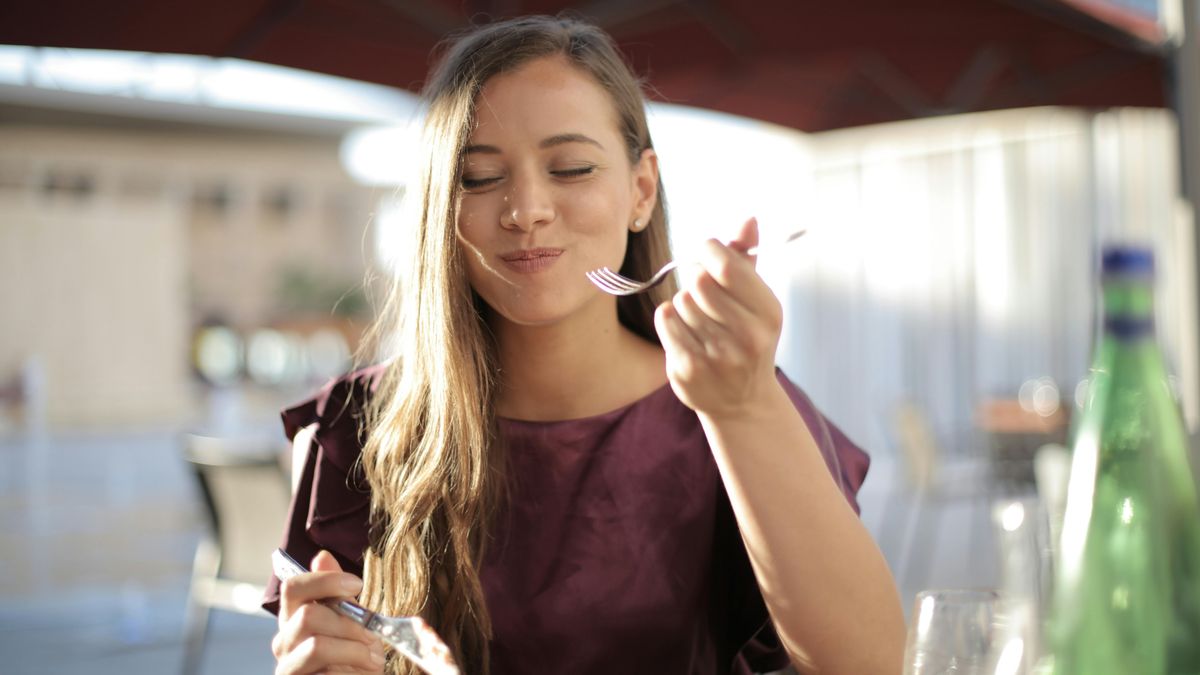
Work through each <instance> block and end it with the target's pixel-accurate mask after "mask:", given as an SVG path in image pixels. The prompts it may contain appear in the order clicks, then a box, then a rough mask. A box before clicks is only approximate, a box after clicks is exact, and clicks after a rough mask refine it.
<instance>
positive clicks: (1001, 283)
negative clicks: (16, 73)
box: [766, 108, 1196, 453]
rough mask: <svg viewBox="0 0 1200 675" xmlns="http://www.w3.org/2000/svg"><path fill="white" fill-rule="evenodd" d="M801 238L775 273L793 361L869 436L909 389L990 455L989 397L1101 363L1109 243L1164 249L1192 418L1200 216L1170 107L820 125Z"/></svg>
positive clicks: (878, 447) (956, 440) (803, 201)
mask: <svg viewBox="0 0 1200 675" xmlns="http://www.w3.org/2000/svg"><path fill="white" fill-rule="evenodd" d="M806 147H807V151H808V153H809V156H808V158H807V162H808V163H809V164H810V166H809V167H808V172H809V173H808V175H807V176H806V180H805V183H806V186H805V187H804V188H803V189H802V190H800V191H798V194H799V195H800V196H799V197H798V198H797V200H796V202H795V203H794V209H795V212H796V213H799V214H803V220H804V221H805V222H808V223H811V228H810V234H809V235H808V236H807V237H805V239H804V240H802V243H801V245H798V246H793V247H790V248H788V249H786V253H782V252H781V253H778V254H776V258H775V260H774V261H773V262H772V263H771V265H770V266H769V268H768V269H767V270H766V273H767V274H768V280H769V281H770V282H771V283H772V284H773V286H774V287H775V288H776V291H777V292H778V293H779V294H780V295H781V296H782V298H783V300H784V303H785V307H786V326H785V331H784V338H783V340H782V344H781V345H780V353H779V362H780V364H781V365H782V366H783V368H784V369H785V371H787V372H788V373H789V374H790V375H791V376H792V377H793V378H794V379H796V380H797V381H798V382H800V383H801V386H803V387H804V388H805V389H806V390H807V391H808V392H809V393H810V395H812V396H813V398H814V400H816V401H817V402H818V404H819V405H820V406H821V407H822V408H823V409H824V410H825V411H826V412H827V413H828V414H829V415H830V416H831V417H832V418H833V419H834V420H835V421H837V422H838V423H839V424H841V425H842V426H843V427H844V428H845V429H846V431H847V432H848V433H849V434H850V435H851V437H852V438H854V439H855V440H856V441H858V442H859V443H861V444H862V445H864V446H865V447H867V448H868V449H870V450H871V451H872V452H874V453H879V452H881V451H882V452H885V453H886V452H888V451H890V450H891V449H892V446H893V440H892V438H891V430H890V427H889V419H890V417H891V412H892V410H893V409H894V406H895V405H896V404H897V403H898V402H899V401H901V400H905V399H906V400H909V401H912V402H915V403H916V404H918V405H919V406H921V407H922V408H924V409H925V410H926V411H927V413H928V415H929V418H930V421H931V423H932V425H933V428H934V431H935V433H936V434H937V437H938V439H939V440H940V441H941V443H942V445H943V446H944V448H945V450H946V451H948V452H964V453H965V452H972V451H976V450H979V449H980V448H979V437H978V434H977V433H976V432H975V430H974V423H973V420H974V414H975V410H976V406H977V405H978V404H979V403H980V402H981V401H982V400H984V399H987V398H1008V399H1011V398H1015V397H1016V395H1017V391H1018V389H1019V387H1020V386H1021V384H1022V383H1023V382H1025V381H1026V380H1029V379H1031V378H1037V377H1047V376H1048V377H1050V378H1052V379H1053V380H1054V381H1055V382H1056V383H1057V385H1058V387H1059V388H1060V390H1061V391H1062V393H1063V395H1064V397H1066V398H1068V399H1069V398H1070V397H1071V396H1072V394H1073V390H1074V387H1075V386H1076V384H1077V383H1078V382H1079V381H1080V380H1081V379H1082V378H1084V377H1085V375H1086V373H1087V367H1088V361H1089V352H1090V349H1091V345H1092V339H1093V326H1094V325H1095V322H1096V317H1095V312H1094V308H1095V299H1096V296H1097V278H1096V277H1097V275H1096V270H1097V261H1098V257H1099V251H1100V247H1101V245H1102V244H1103V243H1105V242H1108V241H1115V240H1124V241H1140V242H1147V243H1150V244H1151V245H1153V247H1154V248H1155V250H1156V253H1157V262H1158V270H1159V274H1158V295H1157V301H1158V307H1157V309H1158V328H1159V339H1160V341H1161V343H1162V344H1163V346H1164V351H1165V352H1166V355H1167V359H1168V365H1169V368H1171V370H1172V371H1173V372H1174V373H1175V374H1176V376H1177V377H1178V378H1179V379H1178V385H1179V391H1180V393H1181V394H1182V395H1183V396H1184V404H1185V405H1184V407H1185V411H1186V414H1187V415H1188V418H1189V420H1190V421H1194V420H1195V407H1196V406H1195V403H1196V402H1195V395H1194V392H1195V389H1196V387H1195V381H1194V374H1193V373H1194V371H1195V363H1196V356H1195V352H1196V331H1195V293H1194V267H1195V265H1194V250H1193V248H1192V239H1191V234H1190V232H1191V224H1190V223H1189V222H1187V220H1186V218H1184V217H1183V215H1182V214H1184V213H1185V211H1184V210H1183V209H1181V208H1179V206H1178V203H1177V197H1176V195H1177V192H1178V189H1177V180H1178V177H1177V159H1176V156H1177V152H1176V134H1175V128H1174V125H1173V122H1172V118H1171V117H1170V115H1169V113H1167V112H1166V111H1161V110H1135V109H1122V110H1113V111H1108V112H1101V113H1092V112H1086V111H1078V110H1067V109H1058V108H1039V109H1029V110H1013V111H1003V112H995V113H983V114H973V115H964V116H955V117H945V118H936V119H928V120H920V121H914V122H905V123H899V124H891V125H883V126H878V127H870V128H861V129H853V130H845V131H837V132H829V133H825V134H817V135H811V136H807V144H806Z"/></svg>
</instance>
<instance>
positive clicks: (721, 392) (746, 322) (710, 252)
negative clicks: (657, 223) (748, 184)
mask: <svg viewBox="0 0 1200 675" xmlns="http://www.w3.org/2000/svg"><path fill="white" fill-rule="evenodd" d="M757 243H758V221H757V220H756V219H754V218H751V219H749V220H747V221H746V222H745V223H744V224H743V225H742V227H741V230H740V231H739V232H738V235H737V237H736V238H735V239H734V240H733V241H732V242H730V243H729V245H728V246H726V245H724V244H721V243H720V242H718V241H717V240H715V239H710V240H708V241H707V242H705V243H704V247H703V250H702V254H701V256H700V260H699V261H698V262H699V265H698V271H696V272H695V274H693V275H688V274H687V272H688V271H691V270H684V268H682V267H681V268H680V269H681V270H683V271H684V274H681V275H680V276H681V277H685V278H684V279H682V280H681V288H680V290H679V292H678V293H676V294H675V296H674V297H673V298H672V299H671V301H670V302H664V303H663V304H661V305H659V307H658V310H657V311H656V312H655V314H654V324H655V328H656V329H657V330H658V335H659V338H660V339H661V340H662V343H663V347H664V348H665V349H666V353H667V377H668V378H669V379H670V381H671V386H672V388H674V390H675V394H676V395H677V396H679V399H680V400H681V401H683V402H684V403H685V404H687V406H688V407H690V408H692V409H693V410H695V411H696V412H698V413H701V414H705V415H708V416H710V417H713V418H724V417H729V416H740V415H743V414H745V413H746V412H750V411H752V410H754V409H755V408H756V407H757V406H758V405H760V403H761V402H763V401H765V400H767V399H768V397H769V396H770V394H771V392H772V389H773V388H777V387H778V386H779V384H778V381H777V380H776V379H775V348H776V346H777V345H778V344H779V333H780V330H781V329H782V325H783V307H782V306H781V305H780V303H779V300H778V298H776V297H775V294H774V293H772V292H771V289H770V288H768V287H767V284H766V282H764V281H763V279H762V277H760V276H759V275H758V272H756V271H755V269H754V265H755V260H754V258H753V257H752V256H748V255H746V254H745V253H743V251H745V250H747V249H749V248H750V247H751V246H754V245H756V244H757ZM696 268H697V266H693V269H696Z"/></svg>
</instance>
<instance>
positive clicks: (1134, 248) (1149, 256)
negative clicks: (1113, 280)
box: [1100, 244, 1154, 277]
mask: <svg viewBox="0 0 1200 675" xmlns="http://www.w3.org/2000/svg"><path fill="white" fill-rule="evenodd" d="M1100 273H1101V274H1102V275H1104V276H1138V277H1142V276H1153V275H1154V251H1153V250H1151V249H1150V247H1149V246H1145V245H1139V244H1110V245H1108V246H1105V247H1104V252H1103V253H1102V254H1101V259H1100Z"/></svg>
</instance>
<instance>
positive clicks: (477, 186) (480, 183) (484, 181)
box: [462, 176, 500, 191]
mask: <svg viewBox="0 0 1200 675" xmlns="http://www.w3.org/2000/svg"><path fill="white" fill-rule="evenodd" d="M499 182H500V176H487V177H484V178H475V177H472V176H463V177H462V186H463V189H464V190H468V191H473V190H482V189H484V188H486V187H489V186H491V185H495V184H496V183H499Z"/></svg>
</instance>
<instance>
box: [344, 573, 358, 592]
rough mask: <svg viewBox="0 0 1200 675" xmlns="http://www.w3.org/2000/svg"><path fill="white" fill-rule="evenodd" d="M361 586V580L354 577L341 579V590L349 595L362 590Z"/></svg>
mask: <svg viewBox="0 0 1200 675" xmlns="http://www.w3.org/2000/svg"><path fill="white" fill-rule="evenodd" d="M362 586H363V582H362V579H359V578H358V577H354V576H345V577H342V588H344V589H346V591H347V592H349V593H358V592H359V591H361V590H362Z"/></svg>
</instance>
